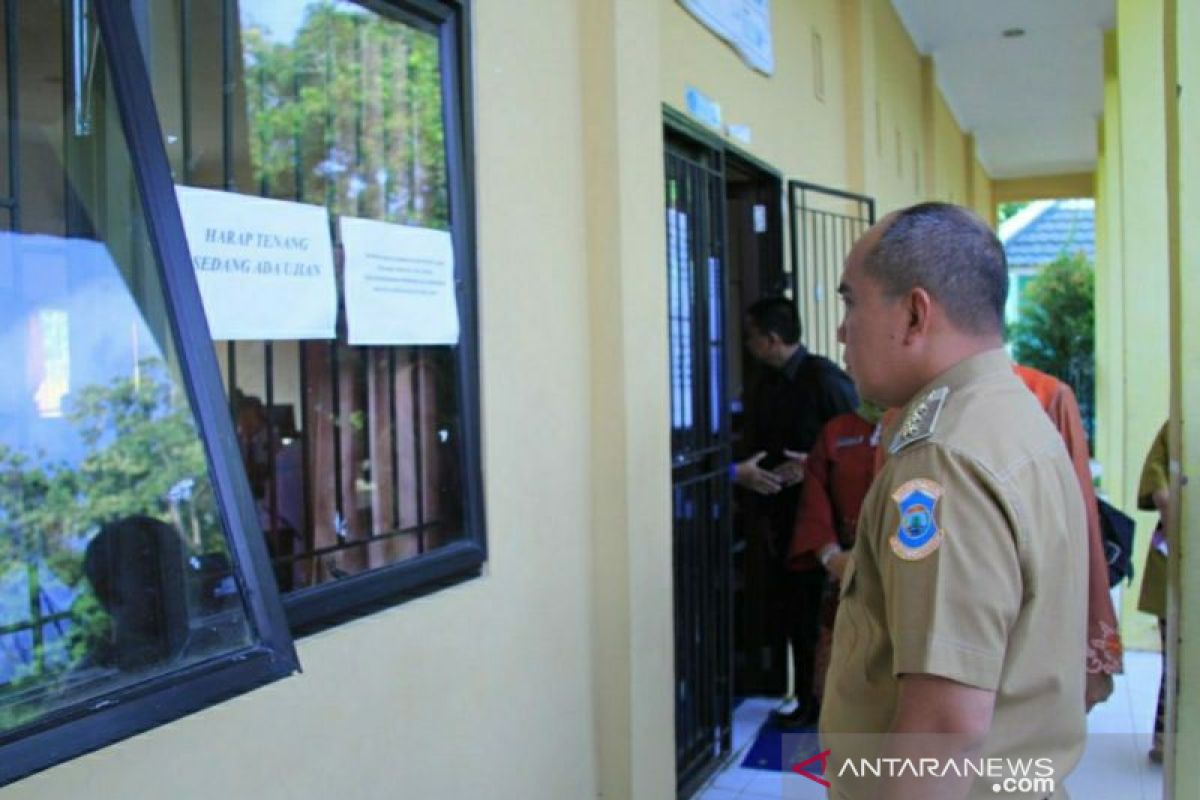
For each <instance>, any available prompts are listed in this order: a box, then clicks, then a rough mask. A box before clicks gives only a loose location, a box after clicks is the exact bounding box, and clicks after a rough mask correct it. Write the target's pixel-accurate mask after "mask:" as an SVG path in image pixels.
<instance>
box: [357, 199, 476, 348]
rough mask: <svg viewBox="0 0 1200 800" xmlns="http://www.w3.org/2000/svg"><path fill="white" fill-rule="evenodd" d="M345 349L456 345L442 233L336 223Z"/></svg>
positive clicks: (450, 263) (450, 259) (450, 272)
mask: <svg viewBox="0 0 1200 800" xmlns="http://www.w3.org/2000/svg"><path fill="white" fill-rule="evenodd" d="M340 224H341V230H342V249H343V250H344V251H345V255H346V261H345V269H344V279H345V286H346V325H347V327H348V329H349V334H350V344H377V345H392V344H457V343H458V305H457V303H456V302H455V292H454V245H453V243H452V242H451V240H450V234H449V233H447V232H446V231H438V230H433V229H431V228H416V227H411V226H408V225H393V224H390V223H387V222H377V221H375V220H369V219H355V218H353V217H342V218H341V220H340Z"/></svg>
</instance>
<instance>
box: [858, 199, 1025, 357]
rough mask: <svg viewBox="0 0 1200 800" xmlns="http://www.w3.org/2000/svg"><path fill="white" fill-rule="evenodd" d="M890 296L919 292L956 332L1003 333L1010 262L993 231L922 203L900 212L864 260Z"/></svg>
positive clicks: (967, 215) (954, 209)
mask: <svg viewBox="0 0 1200 800" xmlns="http://www.w3.org/2000/svg"><path fill="white" fill-rule="evenodd" d="M863 265H864V267H865V270H866V272H867V273H868V274H870V275H871V276H872V277H873V278H875V279H876V280H877V281H879V282H880V283H882V284H883V288H884V291H885V292H886V293H887V294H889V295H891V296H892V297H898V296H900V295H902V294H904V293H905V292H907V291H909V290H911V289H914V288H916V287H918V286H919V287H921V288H922V289H925V291H927V292H929V294H930V295H931V296H932V297H933V298H934V299H936V300H937V301H938V303H940V304H941V305H942V307H943V308H944V309H946V315H947V316H948V317H949V318H950V321H951V322H953V323H954V324H955V325H956V326H957V327H958V328H960V329H961V330H964V331H968V332H970V333H975V334H990V333H1001V332H1003V330H1004V302H1005V300H1006V299H1007V297H1008V261H1007V259H1006V258H1005V255H1004V247H1003V245H1001V244H1000V240H999V239H997V238H996V234H995V233H993V232H992V229H991V228H989V227H988V226H987V224H985V223H984V222H983V220H981V219H979V217H977V216H975V215H974V214H972V213H971V212H970V211H968V210H967V209H965V208H962V207H960V206H956V205H951V204H950V203H920V204H918V205H915V206H910V207H909V208H906V209H904V210H903V211H901V212H899V213H898V214H897V215H896V217H895V219H894V220H893V221H892V224H891V225H889V226H888V228H887V229H886V230H885V231H884V232H883V234H882V235H881V236H880V237H879V240H878V241H877V242H876V243H875V246H874V247H873V248H872V249H871V252H870V253H868V254H867V257H866V258H865V259H864V261H863Z"/></svg>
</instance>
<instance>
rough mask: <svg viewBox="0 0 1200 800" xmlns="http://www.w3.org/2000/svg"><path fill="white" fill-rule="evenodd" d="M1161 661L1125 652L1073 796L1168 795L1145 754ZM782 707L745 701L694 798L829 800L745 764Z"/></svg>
mask: <svg viewBox="0 0 1200 800" xmlns="http://www.w3.org/2000/svg"><path fill="white" fill-rule="evenodd" d="M1160 664H1161V658H1160V657H1159V655H1158V654H1157V653H1126V655H1125V675H1122V676H1118V678H1117V682H1116V687H1115V689H1114V690H1113V696H1112V697H1110V698H1109V699H1108V701H1107V702H1105V703H1102V704H1100V705H1099V706H1097V707H1096V708H1095V709H1094V710H1093V711H1092V713H1091V714H1089V715H1088V746H1087V750H1086V751H1085V753H1084V755H1083V761H1082V762H1080V764H1079V766H1078V767H1077V768H1076V769H1075V771H1074V772H1073V773H1072V774H1071V776H1070V777H1069V778H1068V779H1067V788H1068V790H1069V791H1070V793H1071V797H1072V798H1074V800H1159V798H1162V797H1163V780H1162V767H1158V766H1154V765H1152V764H1151V763H1150V762H1149V761H1148V760H1147V758H1146V752H1147V751H1148V750H1149V749H1150V729H1151V727H1152V725H1153V721H1154V704H1155V702H1156V701H1157V699H1158V677H1159V670H1160ZM778 704H779V702H778V701H777V700H774V699H770V698H751V699H749V700H746V701H744V702H743V703H742V704H741V705H739V706H738V708H737V709H736V711H735V712H734V721H733V753H732V755H731V756H730V757H729V759H728V761H727V762H726V763H727V766H726V767H725V769H724V770H723V771H721V772H719V773H717V774H716V775H714V776H713V777H712V779H710V780H709V782H708V783H707V784H705V785H704V786H703V787H702V788H701V789H700V791H699V792H698V793H697V794H696V795H695V796H694V797H693V800H734V799H735V798H756V799H757V800H768V798H770V799H771V800H779V798H787V800H809V799H810V798H811V800H824V798H825V790H824V789H823V788H822V787H821V786H819V785H818V784H816V783H814V782H813V781H810V780H808V779H807V778H804V777H802V776H800V775H794V774H791V773H781V772H768V771H765V770H758V769H743V768H742V767H741V763H742V758H743V757H744V756H745V751H746V749H747V748H748V747H749V746H750V744H751V743H753V741H754V736H755V734H756V733H757V732H758V727H759V725H761V724H762V722H763V720H764V719H766V717H767V714H768V713H770V711H771V709H773V708H775V707H776V706H777V705H778Z"/></svg>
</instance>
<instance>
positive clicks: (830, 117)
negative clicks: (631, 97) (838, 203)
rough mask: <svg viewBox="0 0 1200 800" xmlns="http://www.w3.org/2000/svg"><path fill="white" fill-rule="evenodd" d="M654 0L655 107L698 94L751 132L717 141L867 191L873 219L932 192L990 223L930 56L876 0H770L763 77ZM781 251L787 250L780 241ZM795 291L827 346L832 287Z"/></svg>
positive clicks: (675, 6) (983, 183) (673, 5)
mask: <svg viewBox="0 0 1200 800" xmlns="http://www.w3.org/2000/svg"><path fill="white" fill-rule="evenodd" d="M658 4H659V8H660V9H661V37H660V41H661V56H660V61H661V67H660V72H659V74H660V76H661V81H660V88H661V96H662V101H663V103H665V104H667V105H668V106H671V107H674V108H676V109H680V110H683V109H685V107H686V105H685V101H684V93H685V90H686V88H687V87H688V86H693V87H695V88H697V89H699V90H700V91H702V92H704V93H705V94H706V95H707V96H708V97H710V98H711V99H713V100H714V101H716V102H717V103H718V104H719V105H720V107H721V111H722V116H723V121H724V123H725V124H726V125H729V124H735V125H748V126H749V127H750V129H751V133H752V140H751V142H750V143H749V144H746V143H744V142H741V141H737V140H734V139H729V138H728V137H726V138H727V140H729V141H731V142H732V143H733V144H734V145H735V146H737V147H738V148H740V149H742V150H745V151H747V152H749V153H751V154H752V155H754V156H756V157H758V158H759V159H761V160H763V161H765V162H766V163H768V164H770V165H771V166H772V167H774V168H775V169H778V170H779V171H780V172H781V173H782V174H783V176H784V177H785V178H798V179H801V180H805V181H809V182H813V183H818V184H823V185H826V186H830V187H834V188H838V189H848V190H850V191H855V192H860V193H863V194H867V195H869V196H872V197H874V198H875V200H876V214H877V216H882V215H884V214H886V213H888V212H889V211H892V210H895V209H897V208H900V207H903V206H906V205H909V204H911V203H914V202H917V201H919V200H925V199H942V200H950V201H952V202H958V203H965V204H968V205H972V204H974V203H977V202H978V203H981V204H982V205H981V206H980V208H981V212H982V214H983V216H984V217H985V218H991V216H992V214H991V212H989V211H987V210H986V209H987V208H988V207H989V206H990V205H991V182H990V179H989V178H988V177H987V175H986V173H985V172H984V171H983V169H982V168H980V167H978V165H977V164H975V162H974V157H973V155H971V154H968V151H967V144H966V142H967V138H968V137H966V136H965V135H964V133H963V131H962V130H961V129H960V128H959V126H958V123H957V121H956V120H955V119H954V117H953V115H952V114H951V112H950V110H949V108H948V107H947V105H946V103H945V101H944V100H943V98H942V96H941V94H940V92H939V91H938V89H937V86H936V81H935V75H934V73H933V70H932V62H931V60H930V59H929V58H927V57H922V56H921V55H920V53H919V52H918V51H917V49H916V47H915V46H914V44H913V42H912V39H911V38H910V37H909V35H908V33H907V31H906V30H905V29H904V26H903V24H902V22H901V21H900V18H899V17H898V16H897V15H896V13H895V11H894V10H893V8H892V6H891V3H889V2H888V1H887V0H838V1H837V2H834V1H833V0H820V1H819V2H806V3H775V4H772V6H771V15H772V17H771V20H772V34H773V37H774V45H775V57H776V69H775V73H774V74H773V75H771V76H767V75H764V74H762V73H760V72H757V71H755V70H753V69H751V68H750V67H749V66H747V65H746V64H745V63H744V62H743V61H742V59H741V57H740V56H739V55H738V54H737V53H736V52H735V51H734V50H733V49H732V48H731V47H730V46H729V45H727V44H726V43H725V42H723V41H721V40H720V39H719V38H718V37H717V36H716V35H715V34H714V33H712V32H711V31H710V30H708V29H707V28H706V27H704V25H703V24H701V23H700V22H699V21H698V20H697V19H696V18H694V17H693V16H692V15H691V14H690V13H689V12H688V11H687V10H685V9H684V8H683V7H682V6H681V5H680V4H679V2H678V0H658ZM815 37H819V38H820V41H821V46H820V51H821V53H822V59H821V66H820V69H818V66H817V64H816V62H815V60H814V59H815V56H814V53H815V47H814V41H815ZM820 70H823V72H824V76H825V77H824V82H823V92H821V94H822V96H821V97H818V91H817V83H819V80H818V77H817V76H818V72H819V71H820ZM718 133H722V134H723V132H718ZM968 163H970V164H971V165H972V167H971V169H970V170H968V167H967V165H968ZM786 235H787V234H786V232H785V236H786ZM784 252H785V253H786V252H790V251H789V249H788V246H787V243H786V242H785V250H784ZM790 268H791V265H790V263H788V264H785V269H790ZM802 296H803V297H804V298H805V299H804V304H803V305H802V308H801V312H802V315H803V316H804V318H806V319H818V318H825V319H829V320H831V322H830V330H829V331H828V332H826V333H825V334H824V336H821V335H816V334H812V335H810V339H812V340H824V339H827V340H828V341H833V339H834V333H833V330H832V328H833V327H834V326H835V325H836V319H837V313H831V314H828V315H825V314H822V313H820V312H819V310H818V307H819V306H820V304H822V303H830V304H836V297H835V296H834V294H833V292H832V287H827V289H826V291H824V292H817V291H812V292H805V291H804V290H803V289H802Z"/></svg>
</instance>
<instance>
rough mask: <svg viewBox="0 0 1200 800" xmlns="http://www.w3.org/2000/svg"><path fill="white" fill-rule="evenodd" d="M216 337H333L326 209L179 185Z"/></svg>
mask: <svg viewBox="0 0 1200 800" xmlns="http://www.w3.org/2000/svg"><path fill="white" fill-rule="evenodd" d="M175 194H176V196H177V197H178V198H179V211H180V213H181V214H182V215H183V227H184V231H185V232H186V234H187V241H188V249H189V250H190V251H191V254H192V266H193V267H194V268H195V270H196V281H197V283H199V284H200V297H201V299H202V300H203V301H204V313H205V314H206V315H207V316H208V328H209V331H210V332H211V334H212V338H213V339H333V338H334V337H335V336H336V335H337V327H336V326H337V279H336V277H335V275H334V271H333V244H332V242H331V241H330V239H329V217H328V214H327V212H326V211H325V209H324V208H321V207H320V206H312V205H306V204H303V203H288V202H285V201H283V200H269V199H267V198H264V197H250V196H247V195H243V194H233V193H231V192H218V191H213V190H211V189H196V188H193V187H190V186H176V187H175Z"/></svg>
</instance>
